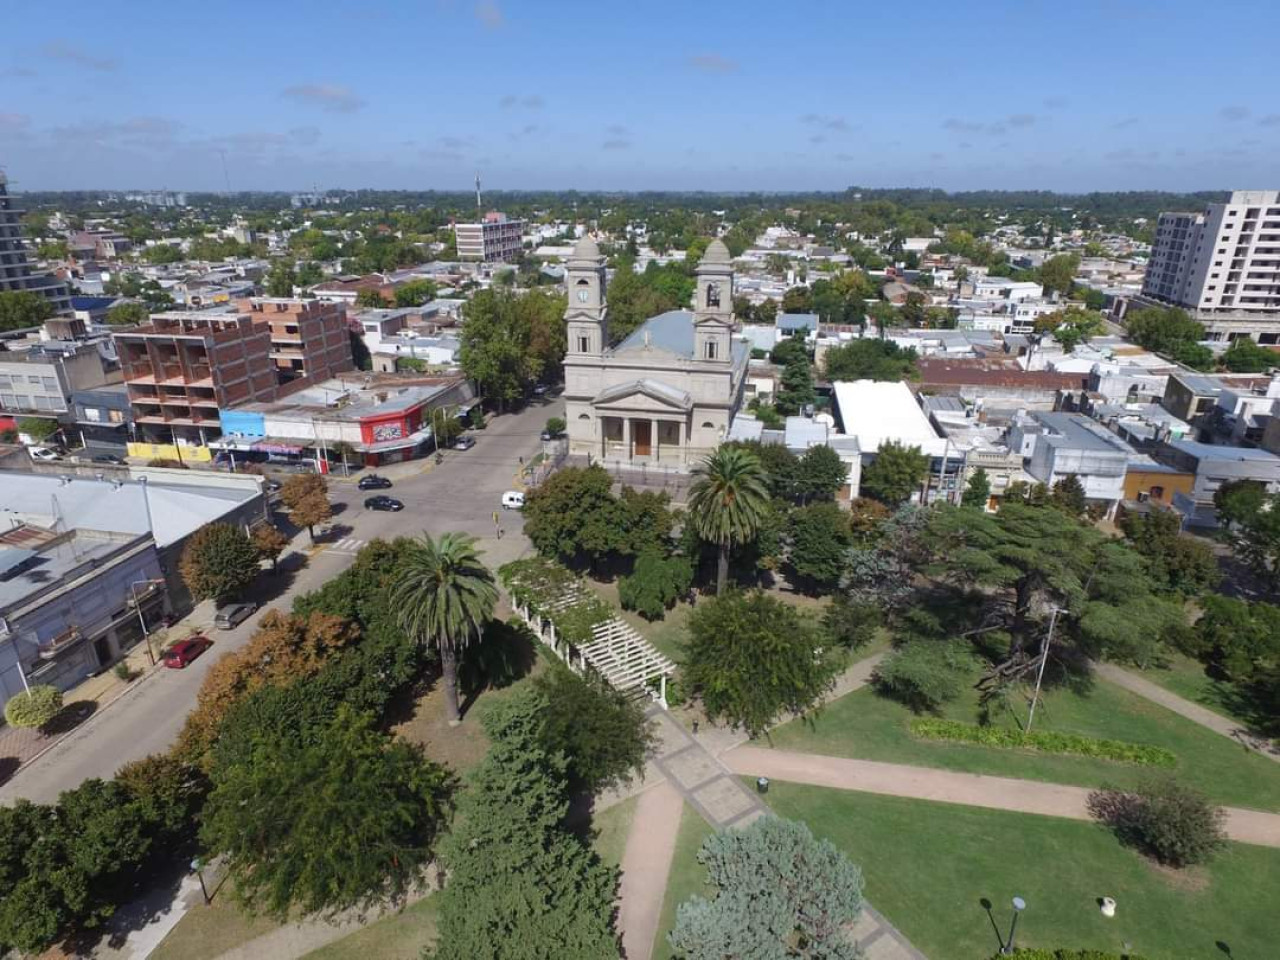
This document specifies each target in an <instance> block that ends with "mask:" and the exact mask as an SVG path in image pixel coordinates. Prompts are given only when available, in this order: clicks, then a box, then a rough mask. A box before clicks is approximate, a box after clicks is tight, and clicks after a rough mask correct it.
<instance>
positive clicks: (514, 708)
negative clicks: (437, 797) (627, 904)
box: [429, 687, 618, 960]
mask: <svg viewBox="0 0 1280 960" xmlns="http://www.w3.org/2000/svg"><path fill="white" fill-rule="evenodd" d="M545 707H546V702H545V700H544V698H543V697H542V695H541V694H540V693H539V692H538V691H537V690H534V689H532V688H528V687H526V688H523V689H522V690H519V691H516V692H515V693H513V695H512V696H511V697H509V698H508V699H507V700H505V701H503V702H501V703H498V704H495V705H494V706H493V707H491V708H490V710H489V711H488V712H487V713H486V715H485V717H484V728H485V732H486V733H487V734H488V735H489V738H490V740H491V742H492V744H491V746H490V748H489V752H488V754H486V756H485V758H484V760H483V761H481V763H480V765H479V766H478V767H477V768H476V769H475V771H474V772H473V773H472V774H471V776H470V778H469V784H468V789H467V791H466V792H465V793H464V794H463V796H462V798H461V801H460V803H459V813H460V816H459V819H458V825H457V827H456V828H455V829H454V830H453V831H452V832H451V833H450V834H449V836H448V837H447V838H446V840H445V842H444V843H443V844H442V845H441V860H442V861H443V863H444V867H445V870H446V872H447V875H448V878H449V882H448V884H447V885H446V886H445V888H444V890H443V891H441V892H440V893H439V894H437V895H436V896H438V897H439V898H440V914H439V917H440V919H439V924H438V926H439V932H440V937H439V940H438V942H437V944H436V946H435V948H434V949H433V951H432V952H431V953H430V954H429V956H431V957H433V958H435V960H545V958H550V957H556V958H563V960H599V958H601V957H610V956H616V955H617V953H618V943H617V935H616V933H615V932H614V929H613V914H614V903H613V900H614V891H615V889H616V887H617V876H618V875H617V871H616V870H615V869H613V868H610V867H607V866H605V865H604V864H602V863H601V862H600V859H599V857H597V856H596V854H595V853H594V852H592V850H591V848H590V847H589V846H588V845H587V844H586V843H585V842H584V841H583V840H582V839H581V838H580V837H578V836H576V835H575V834H573V833H572V832H571V831H569V830H568V829H566V828H565V816H566V814H567V813H568V810H569V802H568V789H567V788H568V785H567V782H566V760H565V758H564V755H563V754H562V753H560V752H559V751H554V752H553V751H548V750H547V748H546V746H545V744H544V737H545V731H544V719H543V710H544V709H545Z"/></svg>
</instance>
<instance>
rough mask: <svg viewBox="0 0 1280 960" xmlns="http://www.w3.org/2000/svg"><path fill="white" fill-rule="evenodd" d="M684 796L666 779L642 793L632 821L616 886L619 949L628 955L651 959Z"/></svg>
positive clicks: (638, 959) (632, 959) (637, 959)
mask: <svg viewBox="0 0 1280 960" xmlns="http://www.w3.org/2000/svg"><path fill="white" fill-rule="evenodd" d="M683 811H684V798H683V797H682V796H681V795H680V791H678V790H677V789H676V788H675V787H673V786H672V785H671V784H669V783H660V784H659V785H658V786H656V787H655V788H654V789H652V790H649V791H647V792H646V793H643V794H641V795H640V800H639V801H638V802H637V804H636V815H635V818H634V819H633V820H632V821H631V832H630V833H629V834H628V835H627V846H626V849H625V850H624V851H623V853H622V864H621V869H622V881H621V883H620V884H619V886H618V899H619V901H620V908H619V911H618V926H619V928H620V929H621V931H622V954H623V956H625V957H626V958H627V960H649V958H650V956H652V954H653V945H654V942H655V940H656V939H657V937H658V935H659V933H661V932H662V931H660V930H659V924H660V921H661V919H662V902H663V895H664V894H665V893H666V889H667V877H668V876H669V875H670V873H671V860H672V858H673V857H674V856H675V853H676V835H677V834H678V833H679V832H680V817H681V814H682V813H683Z"/></svg>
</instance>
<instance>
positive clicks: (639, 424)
mask: <svg viewBox="0 0 1280 960" xmlns="http://www.w3.org/2000/svg"><path fill="white" fill-rule="evenodd" d="M649 426H650V424H649V421H648V420H632V421H631V430H632V432H633V433H634V434H635V453H634V454H633V455H634V456H637V457H647V456H649V455H650V454H652V452H653V448H652V444H653V436H652V434H651V433H650V430H649Z"/></svg>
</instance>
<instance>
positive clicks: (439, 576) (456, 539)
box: [391, 533, 498, 727]
mask: <svg viewBox="0 0 1280 960" xmlns="http://www.w3.org/2000/svg"><path fill="white" fill-rule="evenodd" d="M475 543H476V541H475V538H474V537H468V536H466V535H464V534H461V533H445V534H442V535H441V536H440V538H439V539H438V540H433V539H432V538H431V536H430V535H429V534H425V533H424V534H423V535H422V537H421V538H420V539H418V540H415V541H413V544H412V545H411V546H410V547H409V548H408V549H407V550H406V552H405V556H404V560H403V561H402V563H401V564H400V566H399V568H398V569H397V570H396V573H395V580H394V582H393V585H392V589H391V599H392V602H393V603H394V604H395V605H396V606H397V607H398V608H399V610H400V625H401V626H402V627H403V628H404V630H405V632H407V633H408V634H409V636H410V637H412V638H413V639H414V640H415V641H417V642H418V643H420V644H423V643H425V644H431V645H433V646H435V648H436V649H437V650H438V651H439V653H440V670H441V674H442V675H443V678H444V693H445V703H446V704H447V705H448V712H449V725H450V726H451V727H452V726H457V725H458V722H459V717H460V716H461V714H460V713H459V710H458V652H459V651H461V650H464V649H466V646H467V644H468V643H470V642H471V640H472V639H473V638H478V637H479V636H480V631H481V629H482V628H483V626H484V624H485V622H486V621H487V620H489V618H490V617H492V616H493V606H494V603H496V602H497V599H498V590H497V587H495V586H494V582H493V574H492V573H490V572H489V569H488V568H487V567H486V566H485V565H484V564H483V563H481V562H480V557H479V555H478V554H477V553H476V547H475Z"/></svg>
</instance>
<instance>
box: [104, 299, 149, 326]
mask: <svg viewBox="0 0 1280 960" xmlns="http://www.w3.org/2000/svg"><path fill="white" fill-rule="evenodd" d="M150 319H151V311H150V310H148V309H147V305H146V304H145V303H138V302H136V301H126V302H124V303H117V304H116V305H115V306H113V307H112V308H111V309H110V310H108V311H107V323H109V324H111V326H113V327H119V326H134V325H137V324H141V323H146V322H147V321H148V320H150Z"/></svg>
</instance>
